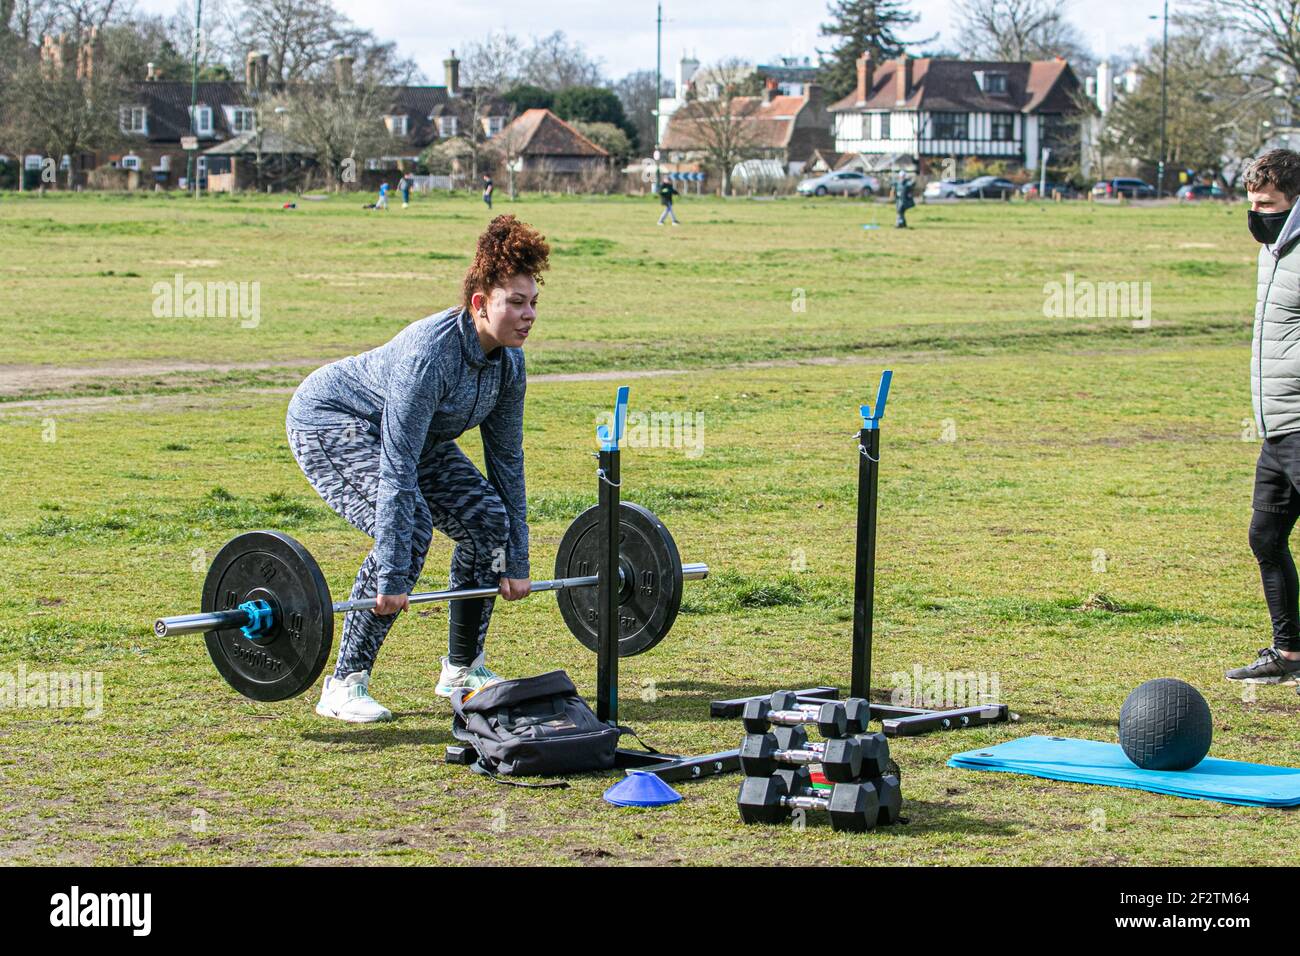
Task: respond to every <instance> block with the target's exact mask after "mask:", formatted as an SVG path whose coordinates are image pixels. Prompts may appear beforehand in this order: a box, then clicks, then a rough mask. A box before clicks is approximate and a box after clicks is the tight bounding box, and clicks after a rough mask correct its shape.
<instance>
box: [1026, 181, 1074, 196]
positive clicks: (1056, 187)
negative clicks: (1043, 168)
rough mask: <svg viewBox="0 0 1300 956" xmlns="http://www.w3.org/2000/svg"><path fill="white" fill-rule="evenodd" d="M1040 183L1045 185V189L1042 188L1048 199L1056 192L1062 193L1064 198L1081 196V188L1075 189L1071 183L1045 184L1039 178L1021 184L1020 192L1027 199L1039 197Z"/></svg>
mask: <svg viewBox="0 0 1300 956" xmlns="http://www.w3.org/2000/svg"><path fill="white" fill-rule="evenodd" d="M1040 185H1043V190H1042V192H1043V196H1044V197H1046V198H1048V199H1051V198H1052V196H1053V195H1054V194H1056V193H1060V194H1061V198H1062V199H1078V198H1079V190H1077V189H1075V188H1074V187H1073V186H1071V185H1070V184H1069V183H1047V184H1045V185H1044V184H1041V183H1039V181H1038V180H1037V179H1035V180H1033V181H1032V182H1028V183H1025V184H1024V185H1023V186H1021V187H1020V192H1021V193H1022V194H1023V195H1024V197H1025V198H1026V199H1037V198H1038V191H1039V190H1038V187H1039V186H1040Z"/></svg>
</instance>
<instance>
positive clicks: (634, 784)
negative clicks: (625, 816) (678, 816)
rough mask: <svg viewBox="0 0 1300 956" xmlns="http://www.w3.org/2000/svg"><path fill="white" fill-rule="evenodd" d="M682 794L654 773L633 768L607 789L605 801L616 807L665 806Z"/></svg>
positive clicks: (676, 800) (678, 798)
mask: <svg viewBox="0 0 1300 956" xmlns="http://www.w3.org/2000/svg"><path fill="white" fill-rule="evenodd" d="M681 799H682V795H681V794H680V793H678V792H677V791H676V790H674V789H673V788H672V787H670V786H668V784H666V783H664V782H663V781H662V780H660V779H659V778H658V777H656V776H655V775H654V774H652V773H646V772H645V771H644V770H633V771H632V772H631V773H629V774H628V775H627V776H626V777H624V778H623V779H622V780H620V781H619V782H618V783H616V784H614V786H612V787H610V788H609V789H608V790H606V791H605V802H606V803H612V804H614V806H616V807H663V806H667V805H668V804H670V803H677V802H679V801H680V800H681Z"/></svg>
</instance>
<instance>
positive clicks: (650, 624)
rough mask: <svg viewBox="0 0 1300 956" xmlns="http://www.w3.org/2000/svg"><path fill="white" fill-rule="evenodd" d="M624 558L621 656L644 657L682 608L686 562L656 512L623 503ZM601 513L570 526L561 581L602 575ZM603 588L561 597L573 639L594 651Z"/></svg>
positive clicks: (558, 563) (591, 511)
mask: <svg viewBox="0 0 1300 956" xmlns="http://www.w3.org/2000/svg"><path fill="white" fill-rule="evenodd" d="M619 508H620V516H619V526H620V534H619V556H620V558H621V560H622V563H623V572H624V582H623V586H622V587H621V589H620V592H619V615H618V621H619V624H618V656H619V657H632V656H634V655H636V654H644V653H645V652H646V651H648V650H650V648H652V647H654V646H655V645H656V644H658V643H659V642H660V641H662V640H663V639H664V636H665V635H666V634H667V633H668V631H669V630H670V629H671V628H672V626H673V621H674V620H676V619H677V611H678V609H680V608H681V606H682V559H681V556H680V555H679V554H678V553H677V545H676V544H675V543H674V542H673V537H672V535H670V534H669V533H668V529H667V528H666V527H664V523H663V522H662V521H660V520H659V519H658V518H656V517H655V516H654V513H653V512H651V511H649V510H648V509H646V508H642V507H641V506H640V505H634V504H631V503H629V502H620V504H619ZM601 551H602V548H601V546H600V508H599V507H592V508H588V509H587V510H586V511H584V512H583V513H582V514H580V515H578V517H577V518H575V519H574V521H573V524H571V525H569V528H568V530H567V531H565V532H564V537H563V538H561V539H560V550H559V553H558V554H557V555H556V556H555V576H556V577H557V578H573V577H586V576H587V575H591V574H596V573H597V572H598V570H599V566H600V562H599V560H598V555H599V554H600V552H601ZM598 593H599V589H598V588H594V587H589V588H569V589H566V590H563V591H560V592H559V595H558V598H559V604H560V614H561V615H562V616H563V617H564V623H565V624H567V625H568V626H569V630H570V631H572V632H573V636H574V637H576V638H577V639H578V640H579V641H581V642H582V644H583V646H584V647H586V648H587V649H588V650H590V651H595V650H596V648H597V642H598V628H597V622H598V620H599V617H598V602H597V596H598Z"/></svg>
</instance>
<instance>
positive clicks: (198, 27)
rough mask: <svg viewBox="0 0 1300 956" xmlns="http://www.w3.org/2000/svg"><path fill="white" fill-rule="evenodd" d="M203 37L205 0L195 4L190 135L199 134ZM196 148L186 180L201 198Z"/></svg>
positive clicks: (188, 162) (188, 160)
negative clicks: (198, 118)
mask: <svg viewBox="0 0 1300 956" xmlns="http://www.w3.org/2000/svg"><path fill="white" fill-rule="evenodd" d="M202 38H203V0H198V2H197V3H196V4H195V5H194V44H193V46H194V50H193V58H192V60H191V62H190V136H191V137H196V136H198V127H197V125H196V123H197V120H196V119H195V115H196V114H197V113H198V105H199V43H200V42H202ZM194 173H195V170H194V150H189V151H188V153H187V154H186V159H185V182H186V183H187V184H193V186H194V198H195V199H198V198H199V180H198V177H197V176H196V175H194Z"/></svg>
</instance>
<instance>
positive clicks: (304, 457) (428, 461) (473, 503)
mask: <svg viewBox="0 0 1300 956" xmlns="http://www.w3.org/2000/svg"><path fill="white" fill-rule="evenodd" d="M288 434H289V447H290V448H291V449H292V450H293V456H294V458H296V459H297V460H298V464H299V466H301V468H302V470H303V474H305V475H306V476H307V480H308V481H309V482H311V486H312V487H313V488H315V489H316V491H317V493H318V494H319V495H320V496H321V497H322V498H324V499H325V503H326V504H328V505H329V506H330V507H331V508H333V509H334V511H335V512H336V513H337V514H338V515H339V516H340V517H342V518H343V519H344V520H346V521H347V522H348V524H350V525H352V527H354V528H356V529H357V530H358V531H360V532H362V533H363V534H366V535H369V536H370V537H372V538H373V537H374V535H375V502H376V500H377V498H378V489H379V436H378V435H377V434H375V433H374V432H372V431H371V429H370V427H369V425H368V424H367V423H366V422H364V421H360V420H358V422H357V423H356V425H355V427H349V428H338V429H321V430H316V431H296V430H294V429H289V431H288ZM418 470H419V475H420V478H419V482H420V493H421V499H422V500H419V502H418V504H417V506H416V511H415V527H414V530H413V532H412V535H411V569H412V571H413V572H414V574H415V575H417V576H418V574H419V573H420V570H421V569H422V568H423V567H424V559H425V555H427V554H428V552H429V544H430V542H431V541H432V539H433V529H434V528H437V529H438V530H439V531H442V532H443V533H444V534H446V535H447V536H448V537H450V538H451V539H452V540H453V541H455V542H456V547H455V550H453V552H452V556H451V574H450V576H449V579H448V587H452V588H469V587H492V586H495V585H496V584H497V582H498V581H499V579H500V577H501V568H502V567H503V564H504V562H503V560H502V556H503V555H504V554H505V547H506V540H507V532H508V531H509V527H510V519H509V517H508V516H507V514H506V509H505V506H504V505H503V504H502V503H501V498H500V496H499V495H498V494H497V491H496V489H495V488H493V487H492V484H491V483H490V482H489V481H488V480H487V479H486V478H484V477H483V474H482V472H480V471H479V470H478V468H477V467H475V465H474V463H473V462H472V461H470V460H469V458H467V457H466V456H465V453H464V452H463V451H461V450H460V447H459V446H458V445H457V444H456V443H455V442H442V443H441V444H438V445H435V446H433V447H432V448H431V449H429V450H428V451H426V453H425V455H424V457H423V458H421V459H420V463H419V468H418ZM378 573H379V564H378V561H377V560H376V558H375V555H374V552H373V551H372V552H371V553H370V554H369V555H368V556H367V557H366V560H365V562H364V563H363V564H362V565H361V570H360V571H358V572H357V578H356V581H355V582H354V583H353V585H352V598H353V599H356V598H369V597H374V596H375V594H376V593H377V579H378ZM493 603H494V601H493V599H491V598H487V599H484V600H482V601H454V602H452V603H451V608H452V611H449V614H448V617H449V619H450V622H451V626H450V630H451V634H450V638H449V640H448V645H449V653H448V656H449V657H450V658H451V662H452V663H453V664H455V665H458V666H465V665H468V664H470V663H472V662H473V660H474V658H475V657H477V656H478V655H479V654H481V653H483V644H484V640H485V639H486V637H487V630H488V623H489V622H490V621H491V619H492V606H493ZM466 614H469V615H470V617H469V619H466ZM396 619H397V615H396V614H388V615H379V614H376V613H375V612H374V611H351V612H349V613H348V614H347V615H346V617H345V618H344V622H343V640H342V642H341V643H340V644H339V656H338V660H337V662H336V663H335V666H334V676H335V677H337V678H340V679H341V678H345V677H347V675H349V674H351V673H354V672H356V671H368V670H372V669H373V667H374V663H375V658H376V657H377V656H378V654H379V648H380V646H381V645H382V644H383V643H384V637H385V636H386V635H387V634H388V629H389V628H391V627H392V626H393V622H394V621H395V620H396Z"/></svg>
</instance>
